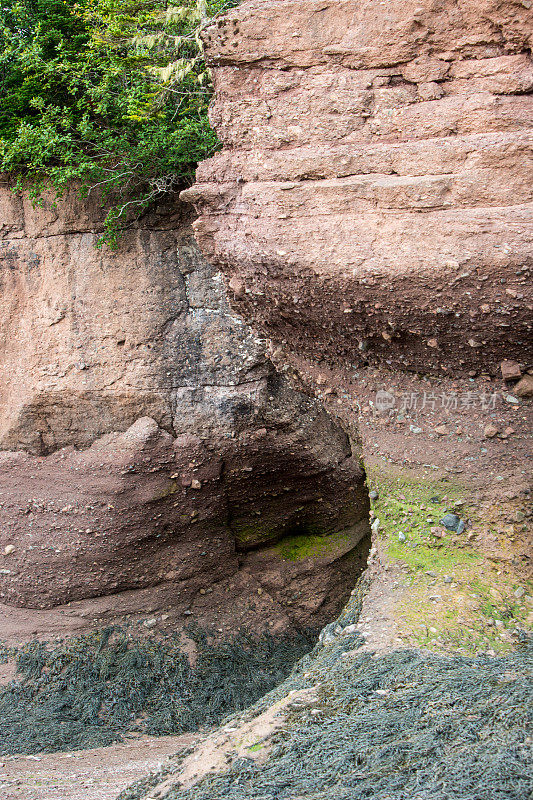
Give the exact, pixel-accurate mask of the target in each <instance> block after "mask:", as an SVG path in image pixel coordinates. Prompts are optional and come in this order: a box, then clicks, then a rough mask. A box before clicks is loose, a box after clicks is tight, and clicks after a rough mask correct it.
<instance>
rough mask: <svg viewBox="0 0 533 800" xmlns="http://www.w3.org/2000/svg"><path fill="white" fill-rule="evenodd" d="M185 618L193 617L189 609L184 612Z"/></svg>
mask: <svg viewBox="0 0 533 800" xmlns="http://www.w3.org/2000/svg"><path fill="white" fill-rule="evenodd" d="M183 616H184V617H190V616H192V611H191V610H190V609H189V608H187V609H185V611H184V612H183Z"/></svg>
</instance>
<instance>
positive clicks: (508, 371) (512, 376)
mask: <svg viewBox="0 0 533 800" xmlns="http://www.w3.org/2000/svg"><path fill="white" fill-rule="evenodd" d="M500 372H501V373H502V378H503V379H504V381H517V380H518V379H519V378H521V377H522V372H521V370H520V367H519V365H518V364H517V363H516V361H502V363H501V364H500Z"/></svg>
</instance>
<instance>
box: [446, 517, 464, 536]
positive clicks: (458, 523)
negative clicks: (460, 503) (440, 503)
mask: <svg viewBox="0 0 533 800" xmlns="http://www.w3.org/2000/svg"><path fill="white" fill-rule="evenodd" d="M440 524H441V525H443V526H444V527H445V528H447V529H448V530H449V531H455V532H456V533H462V532H463V531H464V529H465V522H464V520H462V519H461V518H460V517H458V516H457V514H451V513H448V514H445V515H444V516H443V518H442V519H441V520H440Z"/></svg>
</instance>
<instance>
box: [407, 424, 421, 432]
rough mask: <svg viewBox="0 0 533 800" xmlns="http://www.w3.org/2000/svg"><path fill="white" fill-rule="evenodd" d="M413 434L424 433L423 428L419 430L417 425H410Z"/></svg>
mask: <svg viewBox="0 0 533 800" xmlns="http://www.w3.org/2000/svg"><path fill="white" fill-rule="evenodd" d="M409 430H410V431H411V433H422V428H417V426H416V425H409Z"/></svg>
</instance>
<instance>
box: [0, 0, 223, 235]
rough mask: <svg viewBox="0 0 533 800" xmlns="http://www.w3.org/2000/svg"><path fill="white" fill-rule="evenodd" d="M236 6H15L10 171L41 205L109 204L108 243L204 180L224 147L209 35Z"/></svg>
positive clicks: (3, 130)
mask: <svg viewBox="0 0 533 800" xmlns="http://www.w3.org/2000/svg"><path fill="white" fill-rule="evenodd" d="M235 4H236V3H235V2H234V0H229V2H224V0H212V2H205V0H174V2H173V3H172V5H170V4H168V3H167V2H165V0H78V2H71V0H7V2H4V3H3V4H2V5H1V6H0V95H1V96H2V104H1V108H0V169H1V170H2V171H4V172H8V173H11V174H13V175H15V176H16V188H17V189H29V190H30V192H31V195H32V198H33V199H34V200H36V201H37V200H39V198H40V197H41V196H42V193H43V192H44V191H46V190H48V189H51V190H53V192H54V193H55V195H56V196H57V197H61V196H62V195H63V194H64V192H65V191H66V189H67V188H68V187H71V186H73V185H75V186H78V187H79V188H80V191H81V193H82V194H83V195H87V194H88V193H89V192H91V191H97V192H98V196H99V197H101V198H102V202H103V203H105V204H106V205H107V209H108V212H107V216H106V219H105V234H104V236H103V238H102V241H107V243H109V244H110V245H111V246H114V245H115V244H116V240H117V234H118V232H119V230H120V228H121V227H123V226H124V225H125V224H127V223H128V221H130V220H131V219H132V218H134V217H135V216H138V215H139V214H140V213H142V212H143V211H144V210H146V209H147V208H148V207H149V206H150V205H151V204H152V203H153V202H154V201H156V200H157V199H159V198H161V197H162V196H163V195H164V194H166V193H168V192H171V191H176V189H178V188H180V187H181V186H183V185H184V184H186V183H187V182H188V181H190V179H191V177H192V176H193V174H194V169H195V167H196V164H197V163H198V161H199V160H201V159H203V158H206V157H207V156H209V155H210V154H212V153H213V152H214V151H215V150H216V148H217V146H218V141H217V138H216V135H215V133H214V132H213V130H212V129H211V127H210V125H209V122H208V119H207V106H208V103H209V99H210V93H211V84H210V77H209V72H208V70H207V68H206V66H205V62H204V60H203V52H202V44H201V39H200V36H199V32H200V29H201V26H202V25H203V24H204V23H205V22H206V21H207V19H208V18H209V17H211V16H213V15H214V14H216V13H218V12H219V11H221V10H224V8H227V7H228V6H230V5H235Z"/></svg>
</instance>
